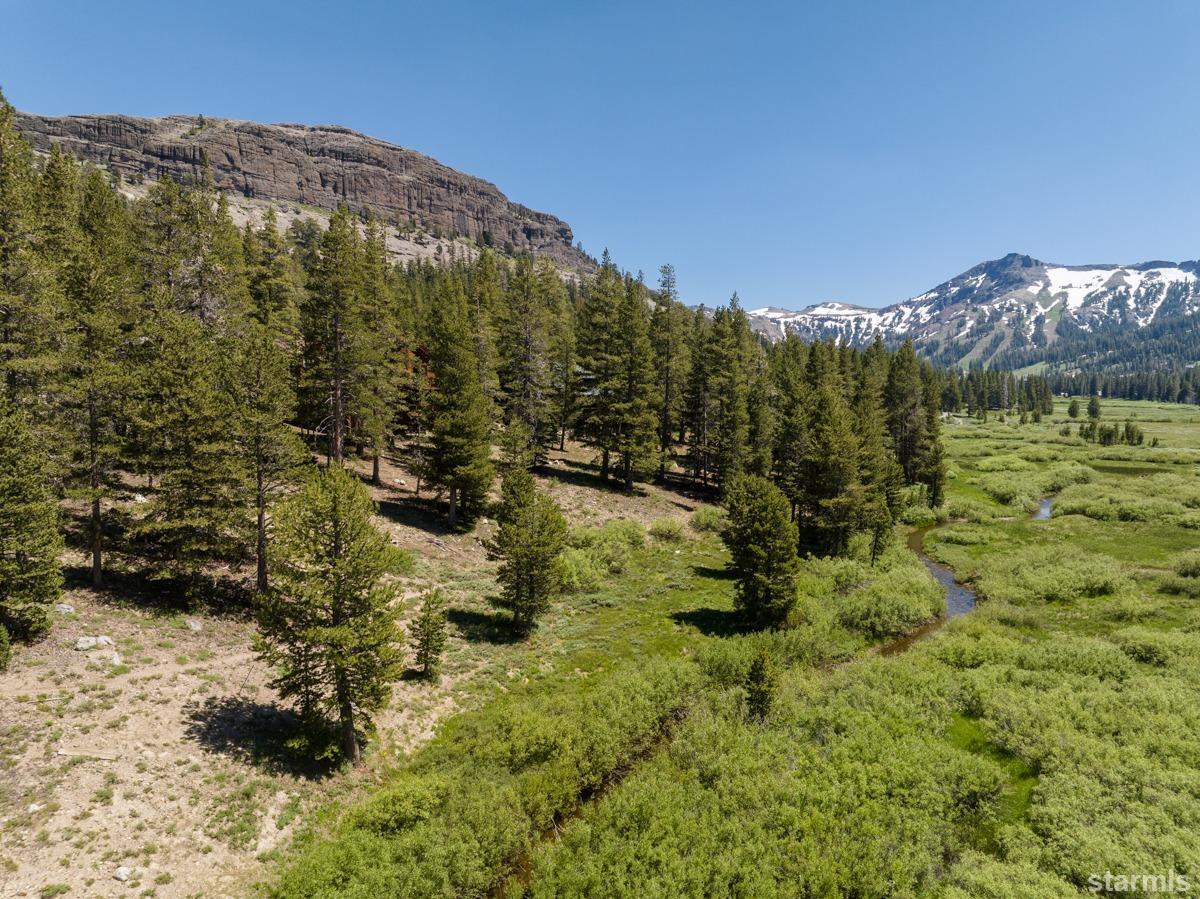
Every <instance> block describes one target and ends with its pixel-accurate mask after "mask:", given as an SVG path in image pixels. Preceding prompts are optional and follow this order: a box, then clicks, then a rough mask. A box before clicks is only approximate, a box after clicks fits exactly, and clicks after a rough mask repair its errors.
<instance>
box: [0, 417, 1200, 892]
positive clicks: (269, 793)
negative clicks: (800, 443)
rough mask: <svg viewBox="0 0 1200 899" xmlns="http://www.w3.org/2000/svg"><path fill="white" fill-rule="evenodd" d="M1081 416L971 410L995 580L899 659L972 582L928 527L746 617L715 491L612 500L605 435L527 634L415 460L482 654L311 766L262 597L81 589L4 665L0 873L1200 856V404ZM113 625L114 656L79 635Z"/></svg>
mask: <svg viewBox="0 0 1200 899" xmlns="http://www.w3.org/2000/svg"><path fill="white" fill-rule="evenodd" d="M1065 410H1066V403H1065V402H1060V404H1059V411H1058V414H1057V415H1055V416H1047V417H1046V420H1045V421H1043V422H1042V423H1040V424H1028V425H1023V426H1021V425H1017V424H1015V423H1014V422H1009V423H1002V422H997V421H991V422H989V423H987V424H979V423H977V422H974V421H968V420H960V419H955V420H953V421H948V422H947V423H946V425H945V427H944V434H945V439H946V443H947V451H948V459H949V462H950V467H951V478H950V482H949V485H950V486H949V491H948V499H947V502H946V504H945V506H944V507H943V509H941V510H939V512H940V517H941V524H940V526H938V527H936V528H934V529H932V530H931V531H929V533H928V534H927V536H926V540H925V548H926V550H927V552H929V553H930V555H931V556H933V557H934V558H936V559H938V560H939V561H942V562H944V563H945V564H947V565H949V566H951V567H952V568H953V569H954V571H955V572H956V573H957V574H958V576H959V577H960V579H962V580H965V581H967V582H969V585H970V586H971V587H972V588H973V589H975V590H976V591H977V592H978V594H979V596H980V599H981V602H980V605H979V606H978V608H976V609H975V610H974V611H973V612H971V613H969V614H968V615H966V616H964V617H962V618H960V619H956V620H955V621H953V622H950V623H949V624H947V625H946V626H945V627H942V628H940V629H938V630H936V632H935V633H934V634H933V635H932V636H930V637H929V638H927V639H924V640H921V641H919V642H917V643H915V644H914V645H913V646H912V648H911V649H908V650H907V651H905V652H901V653H898V654H895V655H885V654H883V653H880V652H878V651H876V650H877V649H878V648H880V647H881V646H884V645H886V644H887V643H889V642H890V641H892V640H893V639H895V638H896V637H897V636H899V635H901V634H903V633H904V632H907V631H909V630H912V629H914V628H916V627H918V626H920V625H921V624H922V622H924V621H926V620H928V619H929V618H930V616H931V615H933V614H935V613H937V612H938V611H939V610H940V608H941V602H942V600H941V594H940V590H939V589H938V588H937V586H936V584H935V583H934V582H933V580H932V578H930V577H929V575H928V574H927V573H926V572H925V570H924V568H923V567H922V566H921V564H920V562H919V561H918V560H917V559H916V557H914V556H913V555H912V554H911V553H910V552H909V551H908V550H907V549H906V547H905V545H904V539H903V534H902V533H899V532H898V533H897V535H896V539H895V541H894V544H893V546H891V547H890V548H889V549H888V551H887V552H886V553H885V555H884V557H883V558H882V559H881V560H880V562H879V564H877V565H875V566H871V565H870V564H869V563H868V562H867V561H866V553H865V547H858V548H857V550H856V556H855V558H852V559H848V560H839V561H826V560H816V561H811V562H807V563H806V564H805V574H804V578H803V583H802V598H801V603H800V608H799V609H798V611H797V614H796V616H795V619H794V621H793V626H792V627H791V628H789V629H788V630H786V631H783V632H777V633H766V634H754V633H745V632H743V631H742V630H741V628H740V625H739V621H738V619H737V618H736V616H735V615H734V614H733V611H732V609H733V582H732V581H731V580H729V579H728V577H727V576H726V574H725V572H724V562H725V558H726V555H725V551H724V548H723V547H722V546H721V543H720V541H719V539H718V538H717V536H716V534H715V532H714V531H713V529H712V527H713V525H712V517H713V514H714V513H713V511H712V509H711V506H710V505H708V504H707V503H705V502H703V501H701V500H700V499H697V498H696V497H692V496H689V495H686V494H684V493H680V492H676V491H673V490H663V489H660V488H658V487H647V488H645V489H644V490H643V491H641V492H640V493H639V494H637V495H634V496H626V495H624V494H623V493H621V492H619V491H612V490H608V489H605V488H602V487H600V486H599V485H598V482H597V481H596V478H595V475H594V471H593V469H592V468H591V467H590V466H589V465H588V464H587V461H586V457H585V456H584V455H583V454H582V453H579V452H576V451H572V452H568V453H566V454H556V459H555V464H554V465H552V466H551V467H550V470H549V473H548V475H547V476H546V477H545V478H543V479H542V480H543V483H544V485H545V486H546V487H547V488H548V489H549V490H550V491H551V492H552V494H554V495H555V496H556V498H557V499H559V501H560V502H561V503H563V505H564V508H565V510H566V511H567V513H568V517H569V519H570V520H571V523H572V526H573V528H574V533H573V540H572V543H573V548H572V550H571V551H570V560H569V561H570V569H571V571H572V576H573V580H574V586H575V588H576V589H575V592H573V593H571V594H570V595H568V596H566V597H564V598H563V600H562V601H561V602H559V603H557V604H556V605H555V607H554V608H553V610H552V611H551V613H550V614H549V615H548V616H547V618H546V620H545V621H544V623H543V624H542V625H541V626H540V627H539V629H538V631H537V632H536V633H535V635H534V636H533V637H532V638H531V639H530V640H529V641H527V642H514V641H512V640H511V639H510V636H509V631H508V628H507V627H506V624H505V622H504V620H503V619H502V618H497V617H496V616H495V615H494V614H493V612H492V610H491V608H490V605H489V603H488V602H487V597H488V595H489V594H491V593H492V592H494V591H495V582H494V567H493V563H491V562H489V561H488V560H487V559H486V557H485V554H484V552H483V550H482V546H481V544H480V540H481V539H482V538H483V537H485V536H486V534H487V533H488V532H489V528H490V527H491V524H490V523H489V522H487V521H481V522H480V523H479V524H478V525H477V526H476V529H475V530H474V531H472V532H471V533H463V534H458V533H447V532H445V531H444V530H442V529H441V528H440V525H439V524H438V522H439V517H438V515H437V510H436V508H434V507H433V506H432V505H431V504H427V503H425V502H424V501H422V500H419V499H417V498H415V497H413V496H412V494H411V487H410V485H411V483H412V481H411V477H410V476H409V475H408V474H407V473H406V472H405V471H404V470H403V469H400V468H396V467H392V466H388V467H387V468H385V471H384V475H385V483H386V484H387V486H386V487H385V488H384V489H382V490H378V491H377V498H378V499H380V501H381V517H380V522H381V524H382V525H384V526H386V527H387V528H388V529H389V530H390V531H391V533H392V534H393V538H394V542H396V543H397V544H398V545H401V546H405V547H406V548H408V549H409V550H410V551H412V552H413V554H414V557H415V558H416V564H415V567H414V570H413V572H412V573H411V574H410V575H409V576H407V577H406V578H405V579H404V581H403V586H404V588H405V595H406V603H407V605H409V606H412V605H414V602H413V599H414V598H415V597H416V596H418V595H419V594H420V592H421V591H422V590H424V589H426V588H427V587H428V586H431V585H441V586H443V587H444V588H446V589H447V591H448V598H449V601H450V607H451V626H452V627H451V630H452V642H451V648H450V651H449V653H448V656H447V660H446V665H445V668H444V673H443V676H442V678H441V680H440V681H439V683H438V684H436V685H429V684H426V683H423V682H421V681H419V680H415V679H406V680H404V681H402V682H401V683H399V684H397V686H396V688H395V693H394V699H393V704H392V708H391V709H390V710H389V711H388V712H387V713H386V714H385V715H384V716H383V717H382V718H381V720H380V722H379V734H378V738H377V740H376V742H375V743H374V744H373V746H372V749H371V753H370V758H369V762H368V764H367V765H366V766H365V768H364V770H362V771H359V772H354V773H349V774H347V773H342V772H328V771H314V770H311V769H310V768H306V767H305V766H303V765H301V764H298V763H297V762H296V761H295V760H293V759H291V758H290V757H289V756H288V754H287V752H286V750H285V748H284V747H283V746H282V738H283V737H285V736H286V735H287V734H288V733H289V729H288V728H289V726H290V719H289V717H288V715H287V714H286V712H284V711H282V710H280V709H279V708H278V707H277V706H276V703H275V698H274V696H273V693H272V691H271V690H270V688H269V687H268V686H267V681H268V679H269V678H268V675H267V672H266V671H265V670H262V669H261V667H260V666H259V663H258V662H257V661H256V660H255V659H254V656H253V653H252V651H251V646H250V637H251V634H252V630H253V628H252V625H251V624H250V623H249V622H248V621H246V620H244V619H241V618H239V617H237V616H229V615H208V614H191V615H187V616H185V615H182V614H177V613H174V612H171V611H166V610H164V611H162V612H157V613H155V612H150V611H147V609H146V608H145V607H144V606H143V605H141V604H139V603H137V602H136V601H135V600H134V598H133V597H132V596H124V595H121V594H120V592H119V591H118V590H117V589H116V588H114V589H113V590H112V591H111V592H109V593H104V594H94V593H92V592H91V591H89V590H85V589H82V588H78V589H75V590H73V591H72V593H71V595H70V597H68V600H67V601H68V602H70V603H72V604H73V605H74V606H75V608H76V612H75V614H74V615H66V616H60V617H59V619H58V620H57V621H56V627H55V630H54V631H53V632H52V635H51V636H50V638H49V639H48V640H47V641H45V642H43V643H42V644H39V645H37V646H35V647H33V648H31V649H27V650H20V651H18V652H17V654H16V655H15V657H14V664H13V667H12V669H10V671H9V672H7V673H6V674H5V675H3V676H2V678H0V691H2V693H3V696H4V700H5V701H4V708H5V710H6V714H5V720H4V721H3V722H0V728H2V730H0V739H2V741H3V745H2V747H0V748H2V750H3V765H4V767H3V769H2V770H0V828H2V831H0V832H2V833H3V849H0V892H3V894H4V895H9V894H10V893H11V894H12V895H28V896H38V895H45V896H49V895H58V894H63V893H68V891H69V893H68V894H69V895H72V896H74V895H79V896H112V895H129V896H134V895H158V896H163V897H170V896H193V895H194V896H219V895H244V894H246V893H253V892H258V893H265V894H269V895H273V896H280V897H293V896H295V897H299V896H307V897H317V896H320V897H335V896H336V897H363V899H366V897H372V899H373V897H378V896H386V895H396V896H420V895H436V896H458V895H464V896H485V895H495V896H504V895H509V896H520V895H532V896H632V895H637V896H664V897H665V896H681V895H682V896H697V897H700V896H715V895H732V896H755V897H758V896H772V895H779V896H812V897H837V896H845V897H850V896H860V897H871V896H881V897H882V896H927V895H935V896H944V897H966V896H994V897H1043V896H1044V897H1059V896H1063V895H1070V894H1073V893H1076V892H1082V891H1086V889H1087V887H1088V885H1089V881H1088V878H1089V877H1090V876H1092V875H1094V874H1098V875H1100V876H1101V877H1103V875H1104V873H1105V872H1106V871H1107V872H1111V873H1113V874H1121V873H1126V874H1130V873H1135V872H1136V873H1145V874H1160V873H1161V874H1166V873H1167V872H1169V871H1171V870H1174V871H1175V872H1177V873H1178V874H1183V875H1187V876H1193V875H1194V876H1200V871H1197V866H1198V864H1200V775H1198V774H1197V770H1200V711H1197V709H1200V702H1198V701H1197V700H1198V699H1200V662H1197V661H1196V660H1197V659H1200V610H1198V609H1197V608H1196V606H1195V603H1196V602H1197V597H1200V577H1198V576H1197V575H1200V562H1197V560H1196V557H1194V556H1193V555H1192V548H1193V547H1196V546H1197V545H1198V544H1200V530H1198V529H1197V527H1200V479H1197V477H1196V465H1197V462H1200V449H1198V448H1200V410H1197V409H1196V408H1195V407H1183V406H1166V405H1164V406H1158V405H1152V404H1147V403H1118V402H1107V403H1105V409H1104V412H1105V417H1106V419H1112V420H1117V421H1123V420H1124V419H1125V418H1127V417H1128V418H1133V419H1134V420H1135V421H1137V422H1138V423H1139V424H1140V425H1141V427H1142V428H1143V430H1144V432H1145V434H1146V438H1147V442H1148V443H1149V441H1150V440H1152V439H1153V438H1155V437H1158V438H1159V440H1160V444H1161V445H1160V446H1158V447H1151V446H1149V445H1145V446H1141V447H1126V446H1122V447H1099V446H1097V445H1094V444H1084V443H1082V442H1081V441H1079V440H1078V438H1076V437H1073V436H1070V437H1067V436H1063V435H1061V434H1060V433H1059V431H1060V427H1061V425H1062V422H1063V421H1065V419H1066V414H1065ZM1052 418H1053V421H1052V420H1051V419H1052ZM402 481H403V482H405V483H401V482H402ZM1047 495H1055V497H1056V500H1055V506H1054V515H1053V517H1052V518H1051V519H1050V520H1049V521H1034V520H1032V518H1031V513H1032V512H1033V511H1034V510H1036V508H1037V505H1038V500H1039V499H1041V498H1042V497H1044V496H1047ZM663 522H668V523H666V524H664V523H663ZM923 523H926V522H924V521H923V520H922V519H921V517H920V515H919V514H914V515H913V516H912V518H911V521H910V522H909V524H910V525H913V526H915V525H919V524H923ZM647 529H649V533H647ZM189 621H192V622H194V623H195V624H198V625H199V627H200V629H199V630H193V629H192V628H191V627H189V625H188V622H189ZM94 634H106V635H111V636H112V637H113V639H114V642H115V643H116V646H115V647H112V648H104V649H101V650H94V651H90V652H83V651H76V650H75V649H73V646H74V643H75V640H76V639H77V638H78V637H79V636H84V635H94ZM763 648H768V649H769V650H770V653H771V655H772V658H773V659H774V661H775V664H776V666H777V668H778V671H779V675H778V677H779V683H778V688H777V691H776V693H775V699H774V702H773V704H772V707H771V711H770V712H769V714H768V715H767V717H766V718H765V719H764V720H762V721H757V720H753V719H752V718H751V717H750V716H749V715H748V713H747V703H746V690H745V682H746V678H747V673H748V671H749V669H750V666H751V663H752V661H753V660H754V658H755V657H756V656H757V655H758V654H759V653H760V651H761V650H762V649H763ZM114 650H115V651H116V652H118V653H119V654H120V656H121V660H120V663H119V664H116V663H114V662H113V660H112V659H111V653H112V652H113V651H114ZM122 867H123V868H127V869H128V873H129V878H128V879H127V880H124V881H120V880H117V879H115V878H114V874H116V873H117V872H118V869H119V868H122ZM256 881H257V882H259V885H258V886H255V882H256Z"/></svg>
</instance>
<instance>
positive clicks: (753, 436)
mask: <svg viewBox="0 0 1200 899" xmlns="http://www.w3.org/2000/svg"><path fill="white" fill-rule="evenodd" d="M773 394H774V386H773V384H772V383H771V369H770V366H769V365H768V363H767V358H766V355H765V354H764V353H763V352H762V350H761V349H759V348H758V347H757V346H756V347H754V348H753V351H752V352H751V358H750V383H749V389H748V390H747V393H746V419H747V428H746V461H745V469H746V471H747V473H749V474H756V475H759V476H760V477H767V476H768V475H770V474H771V472H772V471H773V470H774V458H773V457H772V450H773V447H774V443H775V409H774V397H773Z"/></svg>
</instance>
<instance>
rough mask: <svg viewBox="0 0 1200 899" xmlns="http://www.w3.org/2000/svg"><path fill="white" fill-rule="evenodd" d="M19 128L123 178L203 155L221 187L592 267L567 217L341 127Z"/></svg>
mask: <svg viewBox="0 0 1200 899" xmlns="http://www.w3.org/2000/svg"><path fill="white" fill-rule="evenodd" d="M17 127H18V128H19V129H20V130H21V132H22V133H23V134H24V135H25V137H26V139H28V140H29V141H30V142H31V143H32V144H33V145H34V147H36V148H37V149H40V150H48V149H49V148H50V145H51V144H59V145H61V147H62V148H63V149H65V150H69V151H70V152H72V153H74V154H75V155H77V156H79V157H81V158H83V159H87V160H90V161H92V162H94V163H97V164H99V165H104V166H107V167H110V168H112V169H114V170H116V171H118V172H120V173H121V174H122V175H123V176H125V177H127V178H128V177H130V176H142V177H146V178H154V179H157V178H161V177H163V176H165V175H170V176H171V177H173V178H176V179H180V180H191V179H194V178H195V177H196V176H198V175H199V174H200V172H201V170H202V167H203V163H204V159H205V157H207V159H208V162H209V166H210V167H211V170H212V175H213V179H214V181H215V182H216V185H217V187H218V188H219V189H221V190H224V191H228V192H232V193H238V194H241V195H243V196H246V197H249V198H253V199H258V200H265V201H279V202H291V203H304V204H307V205H310V206H317V207H321V208H323V209H335V208H337V206H338V204H339V203H346V204H348V205H349V206H350V208H351V209H353V210H355V211H357V212H365V211H367V210H370V211H372V212H374V213H375V214H376V215H377V216H379V217H380V218H382V219H383V220H384V221H387V222H392V223H395V224H397V225H399V226H400V227H404V226H407V225H408V224H409V223H410V222H411V223H414V224H415V225H416V226H417V227H419V228H421V229H423V230H424V231H426V232H430V233H434V234H437V233H442V234H446V235H453V236H457V237H467V238H470V239H472V240H478V241H480V242H481V243H483V242H487V241H489V240H490V242H491V244H492V245H494V246H496V247H497V248H499V249H504V248H505V247H506V246H509V245H511V247H512V249H513V250H514V251H516V252H532V253H536V254H539V255H544V256H549V257H551V258H553V259H555V260H556V261H557V262H559V263H562V264H565V265H567V266H570V267H575V268H578V267H582V268H590V267H591V263H590V262H589V261H588V260H587V259H586V257H585V256H584V255H583V254H582V253H580V252H579V251H578V250H576V249H575V247H574V237H573V235H572V233H571V227H570V225H568V224H567V223H566V222H564V221H562V220H561V219H558V218H556V217H554V216H552V215H549V214H548V213H544V212H535V211H533V210H532V209H527V208H526V207H524V206H522V205H520V204H519V203H513V202H512V201H510V200H509V199H508V198H507V197H506V196H504V194H502V193H501V192H500V190H499V189H498V188H497V187H496V186H495V185H494V184H491V183H490V182H487V181H484V180H482V179H480V178H475V177H472V176H471V175H464V174H463V173H462V172H458V171H455V170H454V169H451V168H449V167H447V166H444V165H442V164H441V163H439V162H438V161H437V160H435V159H430V158H429V157H428V156H423V155H421V154H420V153H415V152H413V151H412V150H406V149H404V148H403V147H398V146H396V145H395V144H389V143H386V142H385V141H381V140H376V139H374V138H371V137H367V136H365V135H362V134H358V133H356V132H354V131H350V130H349V129H346V128H340V127H337V126H331V125H324V126H318V127H308V126H305V125H260V124H256V123H254V122H240V121H233V120H230V119H207V118H196V117H192V116H165V117H163V118H139V117H135V116H124V115H88V116H62V117H48V116H38V115H31V114H29V113H18V114H17Z"/></svg>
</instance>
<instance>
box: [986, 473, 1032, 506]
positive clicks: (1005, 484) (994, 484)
mask: <svg viewBox="0 0 1200 899" xmlns="http://www.w3.org/2000/svg"><path fill="white" fill-rule="evenodd" d="M1030 481H1031V478H1030V477H1029V475H1027V474H1019V473H1015V472H995V473H992V474H985V475H983V476H981V477H980V478H978V479H977V481H976V483H978V485H979V487H980V489H982V490H983V491H984V492H985V493H987V495H988V496H990V497H991V498H992V499H994V500H995V501H996V502H998V503H1002V504H1003V505H1006V506H1018V507H1022V508H1023V507H1025V506H1028V505H1029V504H1031V503H1032V502H1033V499H1034V497H1033V493H1034V492H1036V491H1035V490H1034V485H1032V484H1031V483H1030Z"/></svg>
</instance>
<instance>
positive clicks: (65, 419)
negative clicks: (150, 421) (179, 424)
mask: <svg viewBox="0 0 1200 899" xmlns="http://www.w3.org/2000/svg"><path fill="white" fill-rule="evenodd" d="M78 215H79V222H78V225H79V227H78V243H77V245H76V250H75V252H73V253H71V254H70V256H69V257H68V258H69V263H68V264H67V265H66V266H65V267H64V270H63V272H62V273H61V281H62V285H63V297H64V313H63V317H64V323H65V328H64V339H63V347H62V364H61V365H60V366H59V369H58V372H57V378H56V383H55V385H54V392H53V399H54V415H55V418H56V422H57V428H56V431H57V432H58V434H59V435H60V436H61V438H62V444H63V447H64V450H65V453H64V455H65V458H64V480H65V483H66V486H67V489H68V491H69V493H70V494H71V495H73V496H76V497H79V498H81V499H84V500H85V501H86V502H87V503H88V506H89V516H88V528H87V530H88V549H89V551H90V554H91V580H92V586H93V587H96V588H99V587H100V586H101V585H102V583H103V578H104V574H103V571H104V544H105V540H104V536H105V508H104V505H105V503H106V502H109V503H111V501H112V500H113V499H115V498H116V497H117V496H118V495H119V494H120V493H121V491H122V489H123V484H122V481H121V472H120V470H119V469H120V465H121V463H122V461H123V455H124V440H123V437H122V431H123V430H124V429H125V427H126V425H127V421H126V417H125V411H126V406H127V404H128V402H129V398H130V393H131V391H132V388H133V386H134V383H135V378H134V373H133V360H132V359H131V357H130V356H129V354H128V353H127V352H126V341H127V338H128V334H129V333H131V332H132V331H133V330H134V327H135V321H134V317H135V311H136V310H135V307H134V298H133V279H134V273H133V255H132V246H131V244H130V241H129V233H130V225H129V218H128V215H127V211H126V208H125V206H124V204H123V203H122V202H121V200H120V199H119V197H118V196H117V194H116V192H115V191H114V190H113V189H112V188H111V187H110V185H109V184H108V181H107V179H106V178H105V177H104V175H103V174H101V173H100V172H99V171H98V170H91V171H89V172H88V173H87V174H86V175H85V176H84V179H83V184H82V189H81V200H80V208H79V212H78Z"/></svg>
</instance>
